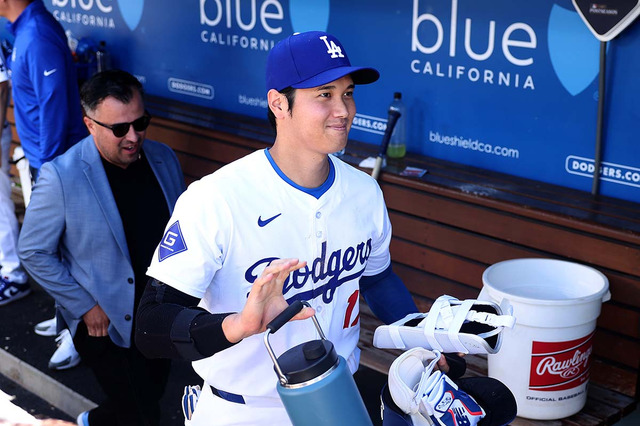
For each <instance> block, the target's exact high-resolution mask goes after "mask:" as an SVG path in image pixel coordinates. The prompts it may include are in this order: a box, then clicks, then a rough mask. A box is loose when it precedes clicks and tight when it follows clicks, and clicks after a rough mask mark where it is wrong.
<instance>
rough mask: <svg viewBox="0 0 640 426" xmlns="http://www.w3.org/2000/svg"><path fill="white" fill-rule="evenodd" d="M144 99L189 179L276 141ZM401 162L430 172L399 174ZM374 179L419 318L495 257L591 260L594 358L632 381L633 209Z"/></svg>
mask: <svg viewBox="0 0 640 426" xmlns="http://www.w3.org/2000/svg"><path fill="white" fill-rule="evenodd" d="M147 104H148V105H147V106H148V108H149V110H150V111H151V113H152V115H154V119H153V121H152V124H151V126H150V128H149V130H148V132H147V137H148V138H150V139H154V140H157V141H160V142H164V143H166V144H168V145H169V146H171V147H172V148H173V149H174V150H175V151H176V153H177V155H178V158H179V159H180V162H181V164H182V168H183V171H184V174H185V179H186V181H187V183H190V182H192V181H194V180H196V179H199V178H200V177H202V176H204V175H206V174H208V173H211V172H213V171H215V170H217V169H218V168H220V167H221V166H223V165H225V164H227V163H229V162H231V161H233V160H235V159H237V158H240V157H242V156H244V155H246V154H248V153H250V152H252V151H254V150H256V149H260V148H264V147H266V146H269V145H270V143H271V141H272V140H273V135H272V132H271V129H270V128H269V126H268V124H267V123H266V121H262V120H254V119H248V118H247V117H241V116H234V115H232V114H228V113H223V112H220V111H212V110H206V109H203V108H197V107H193V106H189V105H180V104H177V103H175V102H172V103H171V104H169V103H167V102H166V101H163V100H161V99H153V98H149V99H148V102H147ZM11 113H12V111H10V114H9V119H10V120H11V121H12V118H13V116H12V114H11ZM14 139H15V141H16V143H17V142H18V141H17V138H16V137H15V131H14ZM375 151H376V147H373V146H371V145H367V144H361V143H358V142H355V141H350V142H349V145H348V148H347V155H346V156H345V157H344V158H345V160H346V161H348V162H351V163H352V164H357V163H358V162H359V160H361V159H363V158H366V157H367V156H371V155H375ZM405 165H410V166H414V167H420V168H424V169H427V170H428V173H427V174H426V175H425V176H424V177H422V178H408V177H403V176H401V175H400V174H399V172H400V171H401V170H402V169H403V168H404V166H405ZM379 182H380V186H381V187H382V190H383V192H384V195H385V199H386V202H387V206H388V209H389V215H390V218H391V222H392V224H393V240H392V243H391V254H392V258H393V260H394V270H395V271H396V272H397V273H398V275H400V277H401V278H402V279H403V280H404V282H405V284H406V285H407V287H408V288H409V289H410V291H411V292H412V293H413V295H414V297H415V299H416V301H417V303H418V305H419V307H420V308H421V309H422V310H423V311H426V310H428V309H429V306H430V304H431V302H432V301H433V300H434V299H435V298H436V297H438V296H440V295H442V294H449V295H452V296H455V297H458V298H461V299H466V298H476V297H477V295H478V292H479V290H480V288H481V286H482V278H481V277H482V273H483V271H484V270H485V269H486V268H487V267H488V266H490V265H492V264H494V263H496V262H499V261H502V260H507V259H513V258H522V257H541V258H557V259H564V260H569V261H574V262H578V263H581V264H585V265H589V266H592V267H594V268H596V269H598V270H600V271H601V272H603V273H604V274H605V275H606V276H607V277H608V279H609V282H610V290H611V294H612V299H611V301H609V302H607V303H605V304H604V305H603V307H602V313H601V316H600V318H599V320H598V331H597V333H596V336H595V346H594V353H595V355H596V357H597V358H598V359H600V360H602V361H603V362H605V363H607V364H611V365H613V366H614V367H616V368H619V369H620V370H621V371H627V372H632V373H633V374H634V375H635V374H637V369H638V362H639V360H640V204H639V203H633V202H628V201H624V200H618V199H613V198H606V197H593V196H591V194H589V193H586V192H582V191H576V190H571V189H567V188H563V187H558V186H554V185H550V184H545V183H542V182H538V181H531V180H526V179H521V178H517V177H514V176H509V175H505V174H500V173H495V172H491V171H487V170H482V169H477V168H473V167H468V166H463V165H460V164H454V163H450V162H446V161H442V160H436V159H432V158H428V157H423V156H415V155H411V156H410V157H409V158H406V159H404V160H400V161H397V162H391V161H390V163H389V165H388V167H387V168H385V169H384V170H383V172H382V173H381V176H380V179H379Z"/></svg>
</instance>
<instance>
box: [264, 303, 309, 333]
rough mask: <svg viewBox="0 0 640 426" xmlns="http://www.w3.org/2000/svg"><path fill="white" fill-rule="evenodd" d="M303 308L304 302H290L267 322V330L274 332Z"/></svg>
mask: <svg viewBox="0 0 640 426" xmlns="http://www.w3.org/2000/svg"><path fill="white" fill-rule="evenodd" d="M302 308H304V303H303V302H301V301H300V300H296V301H294V302H293V303H292V304H290V305H289V306H287V308H286V309H285V310H284V311H282V312H281V313H280V314H279V315H278V316H277V317H275V318H274V319H273V320H272V321H271V322H270V323H269V324H267V330H269V331H270V332H271V333H275V332H276V331H278V330H280V328H281V327H282V326H283V325H285V324H286V323H287V322H289V320H291V318H293V317H295V316H296V314H297V313H298V312H300V311H301V310H302Z"/></svg>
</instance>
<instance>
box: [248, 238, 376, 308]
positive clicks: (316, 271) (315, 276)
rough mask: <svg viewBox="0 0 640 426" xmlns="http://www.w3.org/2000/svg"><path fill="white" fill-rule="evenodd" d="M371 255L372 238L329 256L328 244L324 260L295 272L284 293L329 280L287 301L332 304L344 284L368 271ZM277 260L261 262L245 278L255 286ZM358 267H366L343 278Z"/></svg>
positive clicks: (322, 254)
mask: <svg viewBox="0 0 640 426" xmlns="http://www.w3.org/2000/svg"><path fill="white" fill-rule="evenodd" d="M370 254H371V239H369V240H367V242H362V243H360V244H358V245H357V246H356V247H348V248H347V249H346V250H344V251H343V250H336V251H334V252H332V253H331V254H330V255H329V256H328V257H327V242H326V241H325V242H323V243H322V252H321V254H320V257H317V258H316V259H314V260H313V261H312V262H309V263H308V264H307V265H306V266H305V267H304V268H301V269H298V270H297V271H293V272H292V273H291V275H290V276H289V277H287V279H286V280H285V281H284V287H283V288H282V293H283V294H284V295H285V296H286V295H287V293H289V292H290V291H292V290H294V289H301V288H303V287H304V286H305V284H306V283H307V282H308V281H309V279H311V281H312V282H313V283H314V284H316V283H318V282H320V281H324V280H327V279H328V281H326V282H325V283H324V284H323V285H320V286H317V287H316V286H315V285H314V286H313V288H312V289H310V290H307V291H303V292H300V293H297V294H294V295H293V296H291V297H289V298H288V299H287V302H288V303H291V302H293V301H295V300H303V301H305V300H311V299H315V298H316V297H318V296H322V301H323V302H324V303H331V301H332V300H333V296H334V294H335V290H336V289H337V288H338V287H340V286H341V285H342V284H344V283H346V282H348V281H351V280H354V279H357V278H358V277H359V276H360V275H362V273H363V272H364V265H365V264H366V263H367V259H369V255H370ZM276 259H277V257H267V258H265V259H260V260H258V261H257V262H256V263H254V264H253V265H251V266H250V267H249V269H247V272H245V274H244V278H245V279H246V280H247V281H248V282H250V283H253V282H254V281H255V280H256V278H258V275H259V274H260V273H262V271H263V270H264V268H265V267H266V266H267V265H268V264H269V263H271V261H273V260H276ZM357 265H362V266H363V267H362V268H359V270H358V271H356V272H354V273H353V274H350V275H347V276H343V277H340V275H341V274H342V272H344V271H351V270H352V269H354V268H355V267H356V266H357Z"/></svg>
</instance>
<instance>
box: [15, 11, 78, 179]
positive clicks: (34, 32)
mask: <svg viewBox="0 0 640 426" xmlns="http://www.w3.org/2000/svg"><path fill="white" fill-rule="evenodd" d="M8 29H9V31H10V32H11V33H12V34H13V35H14V36H15V41H14V44H13V53H12V55H11V60H9V61H8V65H9V67H10V69H11V79H12V86H13V103H14V106H15V120H16V129H17V131H18V136H19V137H20V142H21V143H22V149H23V150H24V153H25V155H26V157H27V159H28V160H29V164H30V166H32V167H35V168H38V169H39V168H40V167H41V166H42V164H43V163H45V162H47V161H50V160H52V159H53V158H55V157H56V156H58V155H60V154H62V153H63V152H65V151H66V150H67V149H68V148H69V147H71V146H72V145H73V144H74V143H76V142H78V141H79V140H80V139H82V138H83V137H85V136H86V135H87V129H86V127H85V125H84V123H83V121H82V107H81V106H80V95H79V92H78V79H77V77H76V70H75V65H74V63H73V59H72V57H71V51H70V50H69V46H68V44H67V37H66V35H65V33H64V29H63V28H62V26H61V25H60V24H59V23H58V21H56V20H55V18H54V17H53V16H52V15H51V14H50V13H49V11H47V9H46V8H45V7H44V4H43V3H42V1H41V0H36V1H34V2H33V3H31V4H30V5H29V6H27V8H26V9H25V10H24V11H23V12H22V13H21V14H20V16H19V17H18V19H16V20H15V22H13V23H11V24H9V25H8Z"/></svg>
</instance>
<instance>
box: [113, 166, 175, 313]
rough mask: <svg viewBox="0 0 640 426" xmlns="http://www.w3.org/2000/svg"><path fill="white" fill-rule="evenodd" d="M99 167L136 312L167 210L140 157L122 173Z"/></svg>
mask: <svg viewBox="0 0 640 426" xmlns="http://www.w3.org/2000/svg"><path fill="white" fill-rule="evenodd" d="M102 165H103V166H104V171H105V172H106V174H107V179H108V180H109V185H110V186H111V192H112V193H113V198H114V199H115V201H116V204H117V206H118V211H119V212H120V219H121V220H122V226H123V227H124V233H125V236H126V239H127V246H128V248H129V257H130V258H131V266H132V267H133V273H134V279H135V286H136V288H135V305H134V309H135V310H137V307H138V302H139V301H140V297H141V296H142V292H143V291H144V287H145V285H146V283H147V277H146V272H147V267H148V266H149V264H150V263H151V258H152V257H153V253H154V251H155V249H156V247H157V245H158V243H160V240H161V239H162V234H163V232H164V228H165V226H166V225H167V222H168V221H169V217H170V216H169V207H168V206H167V200H166V198H165V196H164V193H163V192H162V188H161V187H160V184H159V183H158V179H156V176H155V175H154V174H153V170H151V166H150V165H149V162H148V161H147V158H146V157H145V155H144V154H143V153H142V154H141V156H140V159H139V160H137V161H135V162H134V163H131V164H130V165H129V166H128V167H127V168H126V169H123V168H121V167H118V166H116V165H113V164H111V163H109V162H108V161H106V160H105V159H104V158H102Z"/></svg>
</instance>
